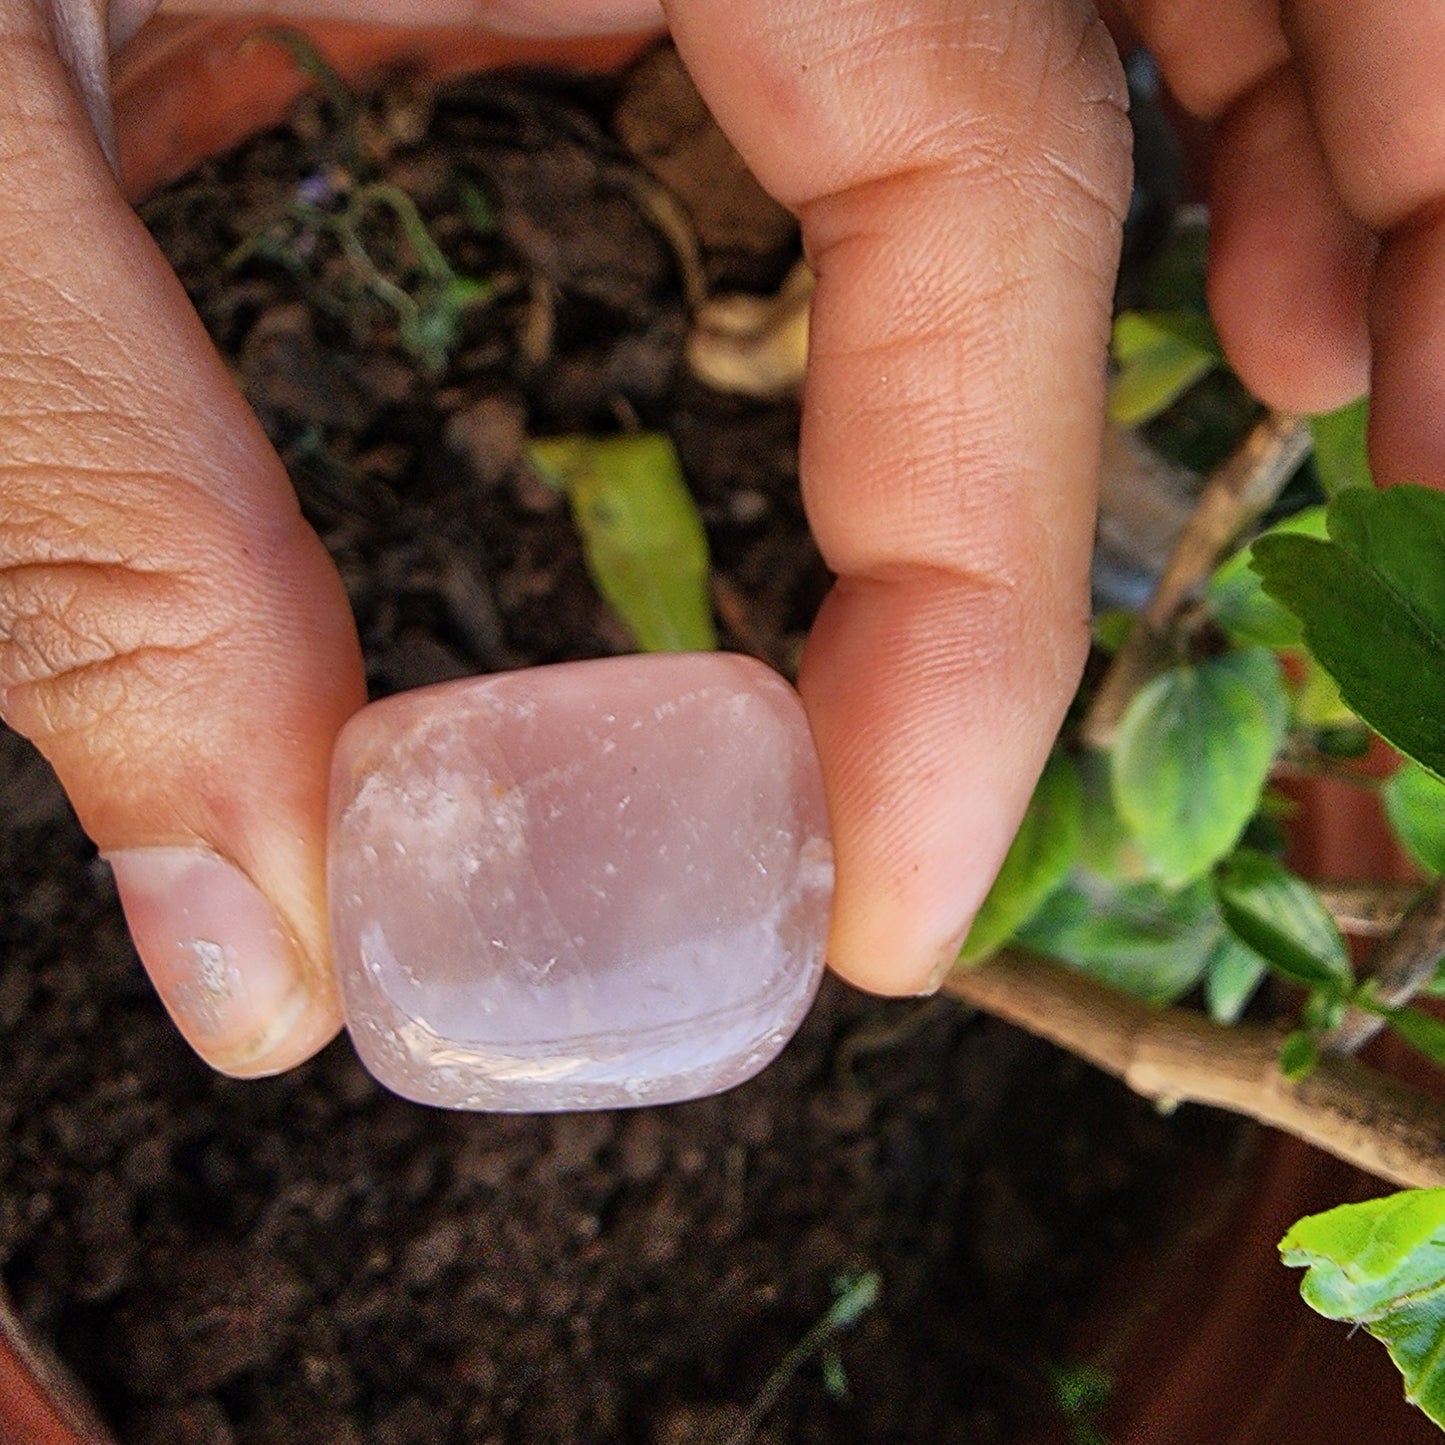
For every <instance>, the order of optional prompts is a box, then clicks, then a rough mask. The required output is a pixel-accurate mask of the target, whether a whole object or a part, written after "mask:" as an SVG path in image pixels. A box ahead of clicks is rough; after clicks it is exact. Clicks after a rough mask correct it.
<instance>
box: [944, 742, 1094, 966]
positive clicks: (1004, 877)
mask: <svg viewBox="0 0 1445 1445" xmlns="http://www.w3.org/2000/svg"><path fill="white" fill-rule="evenodd" d="M1082 816H1083V789H1082V788H1081V787H1080V784H1079V774H1078V770H1077V768H1075V766H1074V763H1073V760H1072V759H1071V758H1069V757H1068V756H1067V754H1064V753H1055V754H1054V755H1053V756H1052V757H1051V758H1050V759H1049V761H1048V763H1047V764H1046V766H1045V767H1044V771H1043V776H1042V777H1040V778H1039V783H1038V787H1036V788H1035V789H1034V795H1033V797H1032V798H1030V799H1029V806H1028V811H1027V812H1026V813H1025V814H1024V820H1023V823H1022V824H1021V825H1020V827H1019V831H1018V835H1017V836H1016V837H1015V838H1014V841H1013V844H1012V845H1011V846H1010V848H1009V850H1008V855H1007V856H1006V857H1005V858H1004V860H1003V867H1002V868H1001V869H1000V870H999V875H998V878H997V879H996V880H995V881H994V885H993V887H992V888H991V889H990V890H989V894H988V897H987V898H985V899H984V901H983V907H982V908H980V909H979V911H978V915H977V916H976V917H975V918H974V920H973V927H972V928H971V929H969V933H968V938H967V939H966V940H965V942H964V945H963V952H962V954H961V955H960V956H961V958H962V959H963V961H964V962H965V963H973V962H976V961H977V960H978V959H981V958H986V957H987V956H988V955H989V954H990V953H993V952H994V951H995V950H996V949H998V948H999V947H1000V946H1001V945H1003V944H1004V943H1006V942H1007V941H1008V940H1009V939H1010V938H1012V937H1013V935H1014V933H1015V931H1016V930H1017V929H1018V928H1019V926H1020V925H1021V924H1023V923H1025V922H1026V921H1027V920H1028V919H1029V918H1030V917H1032V915H1033V914H1034V912H1035V911H1036V910H1037V909H1038V907H1039V905H1040V904H1041V903H1042V902H1043V901H1044V899H1046V898H1047V897H1048V896H1049V894H1050V893H1052V892H1053V891H1054V889H1055V888H1057V887H1058V886H1059V884H1060V883H1062V882H1063V880H1064V877H1065V875H1066V874H1067V873H1068V871H1069V869H1070V868H1071V867H1072V866H1073V862H1074V859H1075V857H1076V856H1077V854H1078V851H1079V836H1080V829H1081V826H1082Z"/></svg>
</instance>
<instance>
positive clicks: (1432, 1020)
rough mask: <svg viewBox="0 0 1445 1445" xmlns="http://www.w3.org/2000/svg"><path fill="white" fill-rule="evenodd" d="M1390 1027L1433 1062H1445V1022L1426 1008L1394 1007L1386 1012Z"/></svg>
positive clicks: (1417, 1051) (1416, 1050)
mask: <svg viewBox="0 0 1445 1445" xmlns="http://www.w3.org/2000/svg"><path fill="white" fill-rule="evenodd" d="M1385 1017H1386V1018H1387V1019H1389V1021H1390V1027H1391V1028H1392V1029H1394V1030H1395V1032H1396V1033H1397V1034H1399V1035H1400V1037H1401V1038H1402V1039H1404V1040H1405V1042H1406V1043H1407V1044H1409V1045H1410V1047H1411V1048H1412V1049H1414V1050H1415V1052H1416V1053H1417V1054H1424V1056H1425V1057H1426V1058H1427V1059H1429V1060H1430V1061H1431V1062H1432V1063H1436V1064H1445V1023H1442V1022H1441V1021H1440V1020H1439V1019H1437V1018H1436V1017H1435V1015H1434V1014H1427V1013H1426V1012H1425V1010H1424V1009H1418V1008H1394V1009H1389V1010H1387V1011H1386V1013H1385Z"/></svg>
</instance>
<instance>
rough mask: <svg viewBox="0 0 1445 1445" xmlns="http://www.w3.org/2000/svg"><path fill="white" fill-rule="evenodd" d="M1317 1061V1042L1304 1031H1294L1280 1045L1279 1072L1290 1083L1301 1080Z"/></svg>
mask: <svg viewBox="0 0 1445 1445" xmlns="http://www.w3.org/2000/svg"><path fill="white" fill-rule="evenodd" d="M1319 1061H1320V1043H1319V1040H1318V1039H1317V1038H1316V1037H1315V1036H1314V1035H1313V1034H1312V1033H1310V1032H1309V1031H1308V1030H1306V1029H1296V1030H1295V1031H1294V1032H1293V1033H1292V1034H1290V1035H1289V1037H1288V1038H1286V1039H1285V1041H1284V1043H1283V1044H1281V1045H1280V1050H1279V1071H1280V1073H1282V1074H1283V1075H1284V1076H1285V1078H1287V1079H1289V1080H1291V1081H1297V1080H1299V1079H1303V1078H1304V1077H1305V1075H1307V1074H1308V1073H1310V1071H1311V1070H1312V1069H1313V1068H1314V1066H1315V1065H1316V1064H1317V1063H1319Z"/></svg>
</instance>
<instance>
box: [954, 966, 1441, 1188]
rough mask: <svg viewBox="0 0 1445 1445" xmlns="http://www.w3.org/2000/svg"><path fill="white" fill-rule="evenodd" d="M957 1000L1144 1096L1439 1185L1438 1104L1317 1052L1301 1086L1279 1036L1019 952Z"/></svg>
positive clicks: (963, 983) (963, 985) (977, 975)
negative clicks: (1236, 1119) (1140, 996)
mask: <svg viewBox="0 0 1445 1445" xmlns="http://www.w3.org/2000/svg"><path fill="white" fill-rule="evenodd" d="M943 987H944V989H945V991H947V992H948V993H949V994H951V995H952V996H953V997H955V998H959V999H962V1000H964V1001H965V1002H967V1003H970V1004H972V1005H974V1006H975V1007H977V1008H981V1009H983V1010H985V1011H986V1012H988V1013H991V1014H995V1015H997V1016H998V1017H999V1018H1002V1019H1006V1020H1007V1021H1008V1022H1010V1023H1013V1024H1017V1025H1018V1026H1020V1027H1021V1028H1025V1029H1027V1030H1028V1031H1029V1032H1030V1033H1034V1034H1037V1035H1039V1036H1040V1037H1041V1038H1045V1039H1048V1040H1050V1041H1051V1042H1053V1043H1055V1044H1058V1045H1060V1046H1061V1047H1063V1048H1066V1049H1068V1050H1069V1051H1070V1052H1071V1053H1074V1054H1077V1055H1078V1056H1079V1057H1080V1058H1083V1059H1086V1060H1088V1061H1089V1062H1090V1063H1092V1064H1095V1065H1096V1066H1097V1067H1099V1068H1101V1069H1103V1070H1104V1071H1105V1072H1106V1073H1110V1074H1113V1075H1114V1076H1115V1077H1116V1078H1119V1079H1122V1080H1123V1081H1124V1083H1126V1084H1127V1085H1128V1086H1129V1087H1130V1088H1131V1089H1133V1090H1134V1092H1135V1093H1137V1094H1142V1095H1143V1096H1144V1097H1145V1098H1148V1099H1156V1100H1160V1101H1168V1102H1170V1103H1199V1104H1210V1105H1213V1106H1214V1107H1216V1108H1221V1109H1228V1110H1229V1111H1230V1112H1232V1113H1236V1114H1243V1115H1245V1116H1246V1117H1248V1118H1251V1119H1257V1120H1258V1121H1259V1122H1260V1123H1262V1124H1268V1125H1270V1126H1271V1127H1273V1128H1276V1129H1283V1130H1285V1131H1286V1132H1287V1133H1290V1134H1293V1135H1295V1136H1296V1137H1297V1138H1300V1139H1303V1140H1305V1141H1306V1142H1307V1143H1310V1144H1313V1145H1315V1146H1316V1147H1317V1148H1320V1149H1324V1150H1326V1151H1327V1152H1328V1153H1331V1154H1335V1155H1338V1156H1339V1157H1340V1158H1341V1159H1344V1160H1346V1161H1348V1162H1349V1163H1351V1164H1354V1165H1356V1166H1357V1167H1358V1168H1361V1169H1365V1170H1368V1171H1369V1172H1370V1173H1372V1174H1377V1175H1379V1176H1380V1177H1381V1178H1382V1179H1388V1180H1390V1181H1392V1182H1393V1183H1395V1184H1399V1185H1403V1186H1409V1187H1427V1186H1438V1185H1445V1103H1442V1102H1441V1101H1439V1100H1436V1099H1433V1098H1431V1097H1430V1096H1429V1095H1428V1094H1424V1093H1422V1092H1420V1091H1419V1090H1417V1089H1412V1088H1410V1087H1409V1085H1407V1084H1402V1083H1400V1082H1399V1081H1398V1080H1395V1079H1392V1078H1389V1077H1387V1076H1386V1075H1384V1074H1380V1073H1378V1072H1377V1071H1375V1070H1373V1069H1371V1068H1368V1067H1367V1066H1366V1065H1364V1064H1362V1063H1360V1062H1359V1061H1358V1060H1357V1059H1353V1058H1348V1057H1344V1056H1341V1055H1338V1054H1326V1055H1324V1056H1323V1057H1322V1058H1321V1059H1320V1062H1319V1063H1318V1064H1317V1065H1316V1067H1315V1068H1314V1070H1313V1071H1312V1072H1311V1073H1310V1074H1308V1075H1307V1076H1306V1077H1305V1078H1303V1079H1300V1080H1298V1081H1291V1080H1289V1079H1286V1078H1285V1077H1284V1075H1283V1074H1281V1073H1280V1071H1279V1050H1280V1045H1281V1043H1282V1041H1283V1039H1284V1034H1283V1033H1282V1032H1281V1031H1279V1030H1275V1029H1267V1028H1259V1027H1254V1026H1248V1025H1235V1026H1232V1027H1226V1026H1225V1025H1222V1024H1216V1023H1213V1022H1212V1021H1211V1020H1209V1019H1207V1018H1205V1017H1204V1016H1203V1015H1202V1014H1195V1013H1190V1012H1188V1011H1186V1010H1184V1009H1176V1008H1166V1009H1159V1008H1153V1007H1151V1006H1150V1005H1148V1004H1145V1003H1141V1002H1140V1001H1139V1000H1137V999H1132V998H1129V997H1128V996H1127V995H1125V994H1121V993H1119V992H1118V991H1117V990H1115V989H1112V988H1109V987H1108V986H1107V985H1105V984H1101V983H1096V982H1095V981H1094V980H1093V979H1090V978H1086V977H1085V976H1084V975H1083V974H1080V973H1075V972H1074V971H1072V970H1070V969H1067V968H1064V967H1063V966H1062V965H1061V964H1055V963H1049V962H1047V961H1045V960H1043V959H1039V958H1033V957H1030V956H1027V955H1024V954H1018V953H1001V954H999V955H997V956H996V957H994V958H993V959H991V960H990V961H989V962H987V963H985V964H981V965H979V966H977V967H975V968H967V969H959V970H957V971H956V972H955V973H954V974H953V975H952V976H951V977H950V978H949V979H948V980H947V982H946V983H945V984H944V985H943Z"/></svg>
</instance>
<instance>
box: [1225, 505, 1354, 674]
mask: <svg viewBox="0 0 1445 1445" xmlns="http://www.w3.org/2000/svg"><path fill="white" fill-rule="evenodd" d="M1261 536H1264V537H1276V536H1301V537H1323V536H1325V509H1324V508H1323V507H1306V508H1305V510H1304V511H1302V512H1296V513H1295V515H1294V516H1292V517H1286V518H1285V520H1284V521H1283V522H1280V523H1279V524H1278V525H1277V526H1274V527H1271V528H1270V529H1269V531H1267V532H1263V533H1261ZM1258 540H1259V538H1256V539H1255V541H1258ZM1253 556H1254V545H1253V544H1251V545H1250V546H1248V547H1245V548H1243V549H1242V550H1241V551H1239V552H1236V553H1235V554H1234V555H1233V556H1232V557H1230V558H1229V559H1228V561H1226V562H1224V563H1223V564H1222V565H1221V566H1220V567H1219V568H1218V570H1217V571H1216V572H1215V574H1214V576H1213V577H1211V578H1210V579H1209V588H1208V593H1207V596H1208V601H1209V610H1210V612H1211V613H1212V614H1213V615H1214V620H1215V621H1216V622H1217V623H1218V624H1219V625H1220V626H1221V627H1222V628H1223V629H1224V630H1225V632H1227V633H1228V634H1229V635H1230V637H1232V638H1233V639H1234V640H1235V641H1236V642H1239V643H1243V644H1246V645H1247V644H1258V645H1259V646H1261V647H1273V648H1289V647H1298V646H1299V644H1300V637H1301V629H1300V622H1299V618H1297V617H1296V616H1295V615H1294V613H1293V612H1291V611H1290V610H1289V609H1288V608H1287V607H1285V606H1283V605H1282V604H1280V603H1279V602H1276V601H1275V600H1274V598H1273V597H1271V596H1269V594H1268V593H1267V592H1265V590H1264V583H1263V582H1261V581H1260V577H1259V573H1258V572H1256V571H1254V569H1253V568H1252V567H1251V566H1250V562H1251V560H1252V559H1253Z"/></svg>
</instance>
